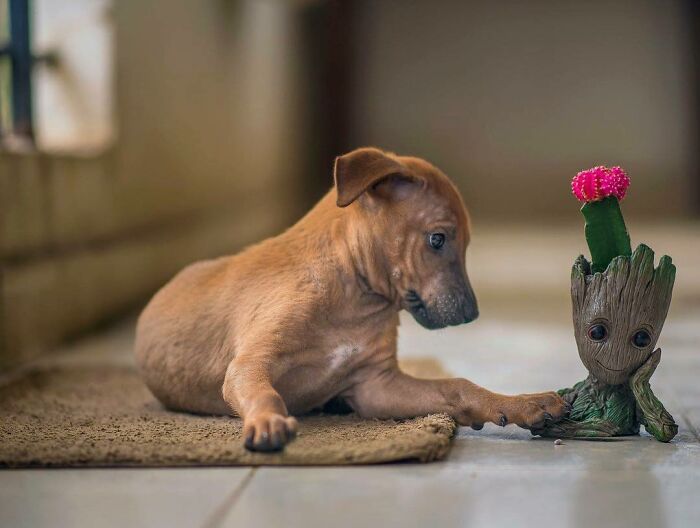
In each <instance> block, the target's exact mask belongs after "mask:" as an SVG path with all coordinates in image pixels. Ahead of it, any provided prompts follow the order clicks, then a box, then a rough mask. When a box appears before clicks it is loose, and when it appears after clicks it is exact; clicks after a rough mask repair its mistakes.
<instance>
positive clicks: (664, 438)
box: [630, 348, 678, 442]
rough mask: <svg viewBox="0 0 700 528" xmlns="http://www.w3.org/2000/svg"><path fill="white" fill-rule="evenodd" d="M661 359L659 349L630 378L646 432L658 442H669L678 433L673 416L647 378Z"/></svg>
mask: <svg viewBox="0 0 700 528" xmlns="http://www.w3.org/2000/svg"><path fill="white" fill-rule="evenodd" d="M659 361H661V349H660V348H659V349H656V351H655V352H654V353H653V354H652V355H651V356H649V359H647V360H646V362H645V363H644V364H643V365H642V366H641V367H639V368H638V369H637V371H636V372H635V373H634V375H633V376H632V378H631V379H630V387H631V388H632V393H633V394H634V397H635V399H636V400H637V410H638V413H639V417H640V421H641V422H642V424H643V425H644V427H645V428H646V430H647V431H648V432H650V433H651V434H652V435H654V438H656V439H657V440H658V441H660V442H670V441H671V439H672V438H673V437H674V436H676V434H677V433H678V426H677V425H676V422H675V421H674V420H673V416H671V414H670V413H669V412H668V411H667V410H666V409H665V408H664V406H663V404H662V403H661V402H660V401H659V399H658V398H657V397H656V396H655V395H654V393H653V392H652V390H651V386H650V385H649V379H650V378H651V375H652V374H653V373H654V371H655V370H656V367H657V366H658V364H659Z"/></svg>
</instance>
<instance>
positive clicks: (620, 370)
mask: <svg viewBox="0 0 700 528" xmlns="http://www.w3.org/2000/svg"><path fill="white" fill-rule="evenodd" d="M595 362H596V363H598V365H600V366H601V367H603V368H604V369H605V370H609V371H611V372H624V371H625V370H627V369H623V368H621V369H614V368H610V367H608V366H607V365H604V364H603V363H601V362H600V361H598V360H597V359H596V360H595Z"/></svg>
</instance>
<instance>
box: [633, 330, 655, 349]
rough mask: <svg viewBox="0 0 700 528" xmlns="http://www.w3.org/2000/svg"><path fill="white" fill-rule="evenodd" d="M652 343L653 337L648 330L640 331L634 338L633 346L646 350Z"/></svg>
mask: <svg viewBox="0 0 700 528" xmlns="http://www.w3.org/2000/svg"><path fill="white" fill-rule="evenodd" d="M649 343H651V336H650V335H649V332H647V331H646V330H639V331H638V332H637V333H636V334H634V335H633V336H632V344H633V345H634V346H636V347H637V348H646V347H648V346H649Z"/></svg>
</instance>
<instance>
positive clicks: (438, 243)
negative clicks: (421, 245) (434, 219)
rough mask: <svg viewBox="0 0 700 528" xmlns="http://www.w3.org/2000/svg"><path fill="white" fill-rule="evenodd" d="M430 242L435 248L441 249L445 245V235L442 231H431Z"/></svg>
mask: <svg viewBox="0 0 700 528" xmlns="http://www.w3.org/2000/svg"><path fill="white" fill-rule="evenodd" d="M428 244H430V247H431V248H433V249H440V248H441V247H442V246H444V245H445V235H443V234H442V233H430V236H429V237H428Z"/></svg>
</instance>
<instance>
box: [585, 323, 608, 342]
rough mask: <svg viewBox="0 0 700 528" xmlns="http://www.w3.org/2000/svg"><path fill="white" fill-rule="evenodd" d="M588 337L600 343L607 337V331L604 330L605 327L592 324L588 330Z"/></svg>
mask: <svg viewBox="0 0 700 528" xmlns="http://www.w3.org/2000/svg"><path fill="white" fill-rule="evenodd" d="M588 337H590V338H591V340H592V341H602V340H603V339H605V338H606V337H608V329H607V328H605V325H602V324H594V325H592V326H591V327H590V328H589V329H588Z"/></svg>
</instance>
